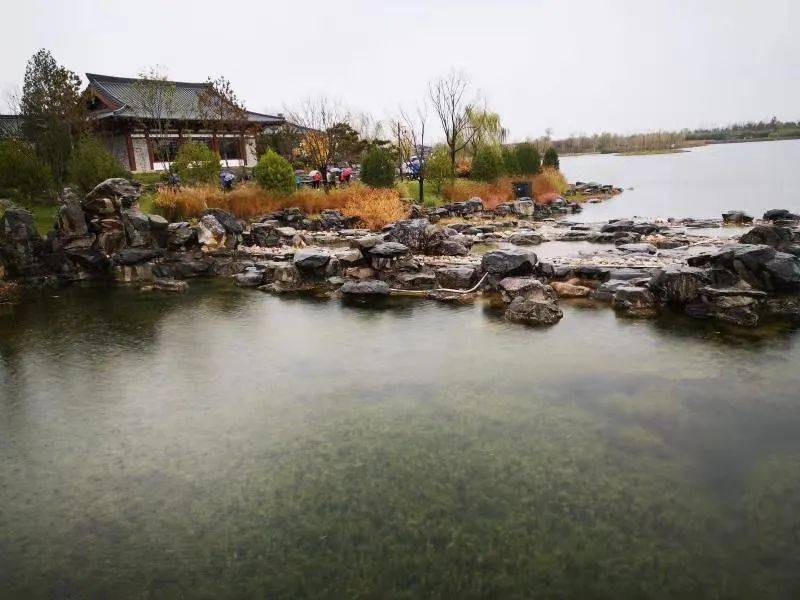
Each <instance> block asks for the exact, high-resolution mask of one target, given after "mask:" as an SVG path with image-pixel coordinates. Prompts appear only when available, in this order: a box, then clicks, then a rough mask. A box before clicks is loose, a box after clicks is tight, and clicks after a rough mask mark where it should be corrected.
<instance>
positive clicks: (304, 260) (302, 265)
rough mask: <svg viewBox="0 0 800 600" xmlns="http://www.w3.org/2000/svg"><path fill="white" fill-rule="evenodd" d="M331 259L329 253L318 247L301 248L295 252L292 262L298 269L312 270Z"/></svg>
mask: <svg viewBox="0 0 800 600" xmlns="http://www.w3.org/2000/svg"><path fill="white" fill-rule="evenodd" d="M330 260H331V255H330V253H329V252H327V251H325V250H320V249H319V248H303V249H302V250H298V251H297V252H295V255H294V259H293V262H294V264H295V265H296V266H297V268H298V269H300V270H303V271H313V270H315V269H321V268H322V267H324V266H325V265H327V264H328V262H329V261H330Z"/></svg>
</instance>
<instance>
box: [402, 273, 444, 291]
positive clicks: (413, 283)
mask: <svg viewBox="0 0 800 600" xmlns="http://www.w3.org/2000/svg"><path fill="white" fill-rule="evenodd" d="M397 284H398V287H400V288H402V289H404V290H429V289H431V288H433V287H434V286H435V285H436V277H435V276H434V275H433V274H432V273H401V274H400V275H399V276H398V277H397Z"/></svg>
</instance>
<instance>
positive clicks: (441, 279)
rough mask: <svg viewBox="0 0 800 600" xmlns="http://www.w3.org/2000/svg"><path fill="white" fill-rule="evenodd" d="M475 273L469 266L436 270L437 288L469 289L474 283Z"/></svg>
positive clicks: (473, 268)
mask: <svg viewBox="0 0 800 600" xmlns="http://www.w3.org/2000/svg"><path fill="white" fill-rule="evenodd" d="M476 274H477V271H476V270H475V267H472V266H470V265H458V266H452V267H440V268H439V269H436V281H437V283H438V284H439V287H443V288H447V289H455V290H464V289H470V288H471V287H472V286H473V284H474V283H475V279H476Z"/></svg>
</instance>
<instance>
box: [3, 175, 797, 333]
mask: <svg viewBox="0 0 800 600" xmlns="http://www.w3.org/2000/svg"><path fill="white" fill-rule="evenodd" d="M64 196H65V199H64V201H63V203H62V205H61V207H60V209H59V212H58V218H57V221H56V223H55V225H54V228H53V229H52V230H51V231H50V232H49V233H48V235H47V236H46V237H44V238H42V237H41V236H40V235H39V234H38V233H37V231H36V228H35V226H34V220H33V217H32V215H31V214H30V213H29V212H28V211H26V210H24V209H20V208H9V209H7V210H6V212H5V214H4V215H3V217H2V220H0V302H3V301H11V300H13V298H15V297H18V295H19V294H18V290H19V288H20V286H60V285H65V284H69V283H71V282H76V281H85V280H116V281H119V282H127V283H132V284H137V285H140V286H142V288H143V289H148V290H150V289H151V290H163V291H171V292H174V291H182V290H185V289H186V288H187V286H188V283H187V280H190V279H192V278H194V277H208V276H216V277H227V278H232V279H233V280H234V281H235V283H236V284H237V285H239V286H242V287H253V288H258V289H261V290H264V291H266V292H270V293H277V294H283V293H313V294H324V295H326V296H330V297H337V298H342V299H344V300H347V301H354V302H363V303H367V302H380V301H381V300H382V299H383V298H386V297H388V296H391V295H412V296H420V297H425V298H429V299H433V300H437V301H443V302H469V301H474V300H475V299H476V298H478V297H479V296H484V297H486V298H488V299H489V300H490V301H491V302H494V303H496V304H498V305H501V306H503V307H504V309H505V315H506V317H507V318H508V319H509V320H510V321H514V322H521V323H527V324H530V325H552V324H554V323H556V322H558V320H560V319H561V317H562V314H563V313H562V311H561V309H560V307H559V302H560V301H561V300H563V299H567V298H584V299H589V300H591V301H593V302H596V303H602V304H607V305H609V306H610V307H612V308H613V309H614V310H616V311H617V313H618V314H620V315H622V316H626V317H632V318H653V317H656V316H658V315H659V314H661V313H662V312H664V311H668V310H672V311H678V312H681V313H684V314H686V315H688V316H690V317H694V318H698V319H715V320H718V321H721V322H726V323H731V324H734V325H738V326H743V327H755V326H758V325H760V324H762V323H764V322H767V321H770V320H773V319H790V320H795V321H800V227H799V226H798V223H799V222H800V217H798V216H797V215H793V214H791V213H789V212H788V211H786V210H782V209H776V210H772V211H768V212H767V213H766V214H765V215H764V217H763V219H761V220H758V221H756V220H754V219H753V218H752V217H749V216H748V215H745V214H744V213H741V212H740V211H731V212H729V213H726V214H725V215H723V216H722V219H719V220H703V221H697V220H692V219H683V220H672V219H667V220H655V221H642V220H634V219H631V220H627V219H625V220H615V221H609V222H604V223H577V222H572V221H570V220H569V215H570V214H573V213H576V212H579V211H580V209H581V207H580V204H578V203H569V202H567V201H565V200H563V199H558V200H557V201H556V202H554V203H553V204H552V205H549V206H545V205H539V204H537V203H534V202H533V201H531V200H529V199H521V200H518V201H515V202H513V203H508V204H501V205H500V206H498V207H497V208H495V209H494V210H491V211H490V210H485V209H484V206H483V203H482V201H481V200H480V199H479V198H473V199H470V200H468V201H466V202H459V203H453V204H450V205H445V206H442V207H437V208H434V209H427V210H426V209H422V208H420V207H417V206H414V207H412V208H411V209H410V214H409V218H408V219H404V220H401V221H397V222H396V223H393V224H391V225H389V226H387V227H385V228H384V229H383V230H382V231H369V230H366V229H359V228H358V227H357V226H358V219H357V218H352V217H348V218H346V217H344V216H342V215H341V214H340V213H339V212H337V211H332V210H328V211H323V213H322V214H321V215H319V216H317V217H310V216H308V215H305V214H303V213H302V212H301V211H300V210H299V209H296V208H290V209H285V210H282V211H279V212H275V213H271V214H268V215H264V216H263V217H262V218H260V219H257V220H255V221H253V222H250V223H246V222H242V221H240V220H238V219H236V218H235V217H234V216H233V215H231V214H229V213H227V212H225V211H223V210H220V209H208V210H206V211H205V212H204V213H203V215H202V216H201V218H200V219H199V221H198V222H197V223H196V224H191V223H188V222H180V223H168V222H167V221H166V220H165V219H164V218H163V217H160V216H158V215H151V214H145V213H143V212H142V211H141V210H140V209H139V206H138V197H139V190H138V188H137V187H136V186H135V185H133V184H131V183H130V182H128V181H126V180H124V179H112V180H107V181H105V182H103V183H101V184H100V185H98V186H97V187H96V188H95V189H94V190H92V191H91V192H90V193H89V194H87V195H86V196H85V197H84V198H79V197H78V196H77V195H75V194H74V193H65V195H64ZM728 224H735V225H739V226H742V225H747V228H742V229H741V230H733V231H734V232H735V233H740V234H741V235H737V236H735V237H733V238H732V237H729V236H727V235H719V233H720V232H725V233H729V232H730V231H731V230H730V229H723V227H724V226H726V225H728ZM553 243H558V244H560V246H558V247H559V248H568V247H570V246H571V245H574V246H581V248H580V249H579V250H578V251H577V252H576V251H565V252H563V253H558V252H557V253H550V252H547V251H546V250H547V249H548V248H549V247H551V246H552V247H555V246H553ZM572 243H581V244H572ZM548 244H550V245H551V246H548ZM585 246H588V249H587V248H585ZM537 251H539V252H537ZM547 254H551V255H550V256H547V257H545V255H547ZM3 280H6V282H5V283H3ZM4 290H5V292H4ZM12 290H13V291H12ZM4 293H5V296H7V297H8V299H6V300H4V299H3V298H4V296H3V294H4Z"/></svg>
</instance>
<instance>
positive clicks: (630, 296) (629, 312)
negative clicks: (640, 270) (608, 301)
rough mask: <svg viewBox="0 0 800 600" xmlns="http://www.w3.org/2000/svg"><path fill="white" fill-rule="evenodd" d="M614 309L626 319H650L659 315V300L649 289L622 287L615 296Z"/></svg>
mask: <svg viewBox="0 0 800 600" xmlns="http://www.w3.org/2000/svg"><path fill="white" fill-rule="evenodd" d="M613 305H614V309H615V310H616V311H617V312H619V313H620V314H621V315H623V316H625V317H632V318H638V319H648V318H652V317H655V316H657V315H658V300H657V299H656V297H655V295H654V294H653V292H652V291H650V289H649V288H646V287H643V286H642V287H640V286H632V285H628V286H622V287H620V288H619V289H617V292H616V294H614V303H613Z"/></svg>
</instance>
